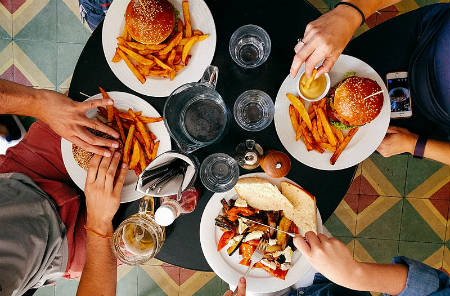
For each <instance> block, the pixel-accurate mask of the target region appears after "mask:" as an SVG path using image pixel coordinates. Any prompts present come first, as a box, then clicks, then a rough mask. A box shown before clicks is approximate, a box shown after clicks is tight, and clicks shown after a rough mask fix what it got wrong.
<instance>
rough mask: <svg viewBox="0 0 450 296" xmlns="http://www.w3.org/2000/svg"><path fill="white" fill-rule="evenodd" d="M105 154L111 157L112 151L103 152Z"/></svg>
mask: <svg viewBox="0 0 450 296" xmlns="http://www.w3.org/2000/svg"><path fill="white" fill-rule="evenodd" d="M103 156H105V157H111V152H109V151H105V152H104V153H103Z"/></svg>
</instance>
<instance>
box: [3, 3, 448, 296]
mask: <svg viewBox="0 0 450 296" xmlns="http://www.w3.org/2000/svg"><path fill="white" fill-rule="evenodd" d="M310 2H311V3H312V4H313V5H314V6H315V7H317V8H318V9H319V10H320V11H321V12H324V13H325V12H327V11H328V10H329V9H330V7H333V6H334V4H335V3H336V2H338V0H310ZM436 2H439V1H438V0H416V1H414V0H404V1H402V2H400V3H399V4H396V5H395V6H390V7H388V8H386V9H383V10H382V11H381V13H380V14H375V15H373V16H371V17H370V18H368V19H367V24H366V25H364V26H362V27H361V28H360V29H359V30H358V32H357V33H356V35H358V34H361V33H362V32H364V31H366V30H368V29H369V28H371V27H373V26H376V25H377V24H380V23H382V22H384V21H386V20H387V19H390V18H392V17H394V16H396V15H398V14H402V13H405V12H407V11H410V10H412V9H416V8H418V7H420V6H424V5H427V4H432V3H436ZM441 2H448V0H444V1H441ZM77 5H78V3H77V1H76V0H0V78H3V79H8V80H12V81H16V82H18V83H22V84H25V85H29V86H33V87H38V88H47V89H54V90H58V91H61V92H65V91H66V90H67V88H68V87H69V85H70V80H71V75H72V72H73V69H74V67H75V63H76V61H77V59H78V56H79V54H80V53H81V50H82V49H83V46H84V44H85V42H86V40H87V39H88V38H89V35H90V30H89V28H88V27H87V26H85V25H83V24H81V22H80V18H79V13H78V6H77ZM25 121H26V123H28V124H29V123H30V122H32V120H31V119H25ZM449 200H450V168H449V167H448V166H444V165H441V164H438V163H436V162H433V161H429V160H417V159H414V158H412V157H410V156H403V155H400V156H395V157H391V158H383V157H381V156H380V155H379V154H373V155H372V156H371V157H370V158H369V159H367V160H365V161H364V162H363V163H361V164H360V165H359V167H358V171H357V175H356V177H355V180H354V182H353V184H352V186H351V187H350V189H349V191H348V193H347V195H346V196H345V198H344V200H343V201H342V202H341V204H340V205H339V207H338V208H337V209H336V211H335V212H334V214H333V215H332V216H331V217H330V219H329V220H328V221H327V222H326V223H325V224H326V226H327V227H328V229H329V230H330V232H331V233H332V234H333V235H334V236H336V237H338V238H340V239H341V240H342V241H344V242H345V243H346V244H347V245H348V247H349V248H350V249H351V250H352V252H353V254H354V257H355V258H356V259H357V260H360V261H365V262H390V260H391V258H392V257H393V256H396V255H405V256H409V257H412V258H415V259H417V260H420V261H423V262H425V263H426V264H429V265H431V266H433V267H435V268H440V269H442V270H445V271H446V272H447V273H448V272H450V223H449V216H450V214H449V211H450V209H449ZM118 278H119V283H118V293H117V294H118V295H130V296H132V295H136V296H137V295H139V296H143V295H221V294H223V292H224V291H225V290H226V288H227V285H226V283H224V282H223V281H222V280H220V278H218V277H217V276H216V275H215V274H214V273H205V272H196V271H192V270H187V269H182V268H178V267H175V266H171V265H168V264H165V263H163V262H161V261H158V260H152V261H151V262H149V263H148V264H147V265H143V266H140V267H129V266H122V267H120V268H119V271H118ZM77 285H78V281H68V280H61V281H59V282H58V283H57V285H56V286H53V287H44V288H41V289H39V290H38V291H37V292H36V294H35V295H40V296H50V295H58V296H65V295H67V296H69V295H75V292H76V288H77Z"/></svg>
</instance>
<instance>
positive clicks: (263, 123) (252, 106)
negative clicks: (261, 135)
mask: <svg viewBox="0 0 450 296" xmlns="http://www.w3.org/2000/svg"><path fill="white" fill-rule="evenodd" d="M233 113H234V119H235V120H236V122H237V124H238V125H239V126H240V127H242V128H243V129H245V130H247V131H254V132H256V131H260V130H263V129H265V128H266V127H267V126H268V125H269V124H270V123H271V122H272V120H273V115H274V113H275V107H274V104H273V101H272V99H271V98H270V96H269V95H268V94H266V93H265V92H263V91H261V90H257V89H252V90H247V91H245V92H243V93H242V94H241V95H240V96H239V97H238V98H237V99H236V102H235V103H234V108H233Z"/></svg>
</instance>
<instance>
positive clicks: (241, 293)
mask: <svg viewBox="0 0 450 296" xmlns="http://www.w3.org/2000/svg"><path fill="white" fill-rule="evenodd" d="M246 285H247V283H246V281H245V278H244V277H241V278H240V279H239V283H238V286H237V294H236V295H237V296H245V288H246ZM232 295H233V291H231V290H228V291H226V292H225V294H223V296H232Z"/></svg>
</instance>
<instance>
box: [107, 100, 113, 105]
mask: <svg viewBox="0 0 450 296" xmlns="http://www.w3.org/2000/svg"><path fill="white" fill-rule="evenodd" d="M106 105H114V101H113V100H108V101H107V102H106Z"/></svg>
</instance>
